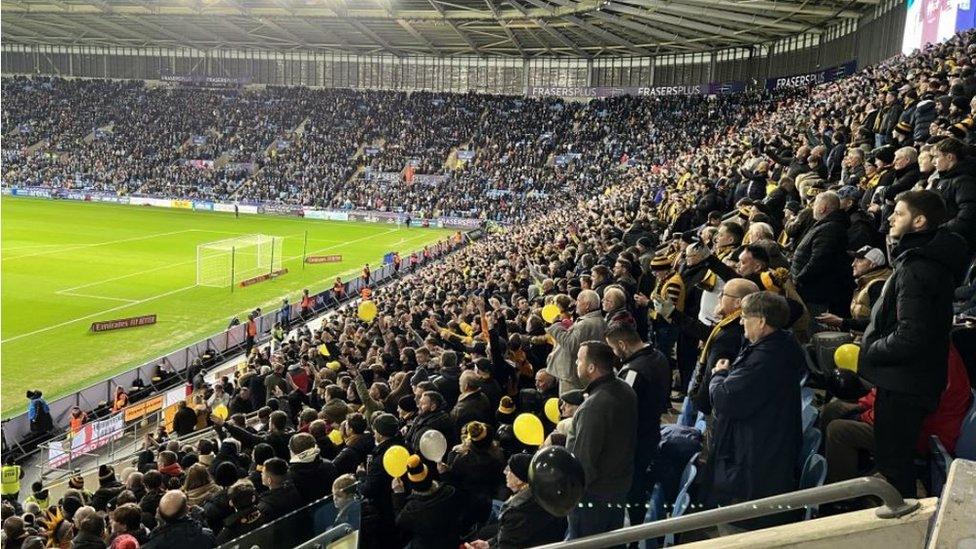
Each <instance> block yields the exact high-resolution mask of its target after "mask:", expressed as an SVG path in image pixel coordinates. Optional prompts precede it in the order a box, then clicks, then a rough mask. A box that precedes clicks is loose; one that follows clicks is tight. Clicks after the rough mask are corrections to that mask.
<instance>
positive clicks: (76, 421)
mask: <svg viewBox="0 0 976 549" xmlns="http://www.w3.org/2000/svg"><path fill="white" fill-rule="evenodd" d="M86 421H88V414H86V413H85V412H83V411H82V409H81V408H79V407H77V406H72V407H71V414H69V415H68V433H69V434H70V435H71V436H74V435H76V434H77V433H80V432H81V428H82V427H84V425H85V422H86Z"/></svg>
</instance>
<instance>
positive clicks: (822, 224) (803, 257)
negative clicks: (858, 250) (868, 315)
mask: <svg viewBox="0 0 976 549" xmlns="http://www.w3.org/2000/svg"><path fill="white" fill-rule="evenodd" d="M849 223H850V221H849V219H848V217H847V212H845V211H843V210H835V211H833V212H831V213H829V214H827V216H825V217H824V218H823V219H821V220H819V221H817V222H815V223H814V224H813V227H810V230H808V231H807V234H805V235H803V239H802V240H800V243H799V244H798V245H797V246H796V252H795V253H794V255H793V265H792V266H791V269H790V274H791V275H792V276H793V280H794V281H795V282H796V286H797V290H798V291H799V293H800V296H801V297H803V300H804V301H805V302H806V303H821V304H828V305H830V306H831V307H832V308H833V309H834V310H839V311H844V310H846V309H847V306H848V304H849V303H850V300H851V291H852V289H853V286H854V280H853V276H852V275H851V268H850V262H851V260H850V258H849V257H848V255H847V229H848V224H849Z"/></svg>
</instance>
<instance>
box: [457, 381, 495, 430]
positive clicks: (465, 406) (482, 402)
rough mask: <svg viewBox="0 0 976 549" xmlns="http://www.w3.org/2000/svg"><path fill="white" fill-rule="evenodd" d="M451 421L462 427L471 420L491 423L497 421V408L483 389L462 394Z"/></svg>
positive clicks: (459, 427)
mask: <svg viewBox="0 0 976 549" xmlns="http://www.w3.org/2000/svg"><path fill="white" fill-rule="evenodd" d="M451 421H453V422H454V425H455V426H456V427H457V428H458V429H461V428H463V427H464V426H465V425H467V424H468V423H469V422H472V421H481V422H483V423H487V424H488V425H491V424H492V423H494V422H495V410H494V409H493V408H492V407H491V402H490V401H489V400H488V396H487V395H485V393H484V392H483V391H480V390H479V391H475V392H473V393H468V394H462V395H461V396H460V397H459V398H458V401H457V404H455V405H454V408H453V409H452V410H451Z"/></svg>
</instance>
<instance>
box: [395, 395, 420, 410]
mask: <svg viewBox="0 0 976 549" xmlns="http://www.w3.org/2000/svg"><path fill="white" fill-rule="evenodd" d="M397 408H400V409H401V410H403V411H404V412H416V411H417V399H415V398H413V396H412V395H404V396H402V397H400V400H398V401H397Z"/></svg>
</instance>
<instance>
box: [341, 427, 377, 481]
mask: <svg viewBox="0 0 976 549" xmlns="http://www.w3.org/2000/svg"><path fill="white" fill-rule="evenodd" d="M372 451H373V436H372V435H370V434H368V433H364V434H362V435H353V436H351V437H349V438H348V439H346V443H345V445H344V446H343V447H342V449H341V450H339V455H337V456H336V458H335V459H334V460H332V465H333V466H335V472H336V474H337V475H344V474H346V473H355V472H356V469H357V468H358V467H359V466H360V465H362V464H364V463H366V456H368V455H369V453H370V452H372Z"/></svg>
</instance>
